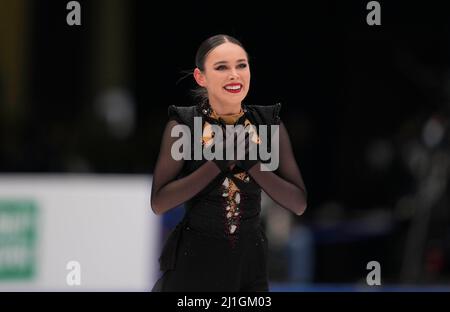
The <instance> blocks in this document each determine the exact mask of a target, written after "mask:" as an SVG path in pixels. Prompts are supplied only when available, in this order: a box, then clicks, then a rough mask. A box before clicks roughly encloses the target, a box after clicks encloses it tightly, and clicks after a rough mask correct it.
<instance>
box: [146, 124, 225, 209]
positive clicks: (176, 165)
mask: <svg viewBox="0 0 450 312" xmlns="http://www.w3.org/2000/svg"><path fill="white" fill-rule="evenodd" d="M176 125H178V122H177V121H175V120H170V121H169V122H168V123H167V125H166V128H165V130H164V134H163V139H162V142H161V148H160V152H159V156H158V160H157V162H156V166H155V171H154V173H153V182H152V192H151V200H150V204H151V207H152V210H153V212H154V213H155V214H157V215H159V214H163V213H164V212H166V211H168V210H170V209H172V208H175V207H177V206H178V205H180V204H182V203H184V202H186V201H187V200H189V199H191V198H192V197H194V196H195V195H196V194H197V193H199V192H200V191H201V190H203V189H204V188H205V187H206V186H207V185H208V184H209V183H210V182H211V181H212V180H213V179H214V178H215V177H216V176H217V175H218V174H219V173H220V172H221V171H220V169H219V167H218V166H217V165H216V164H215V163H214V162H212V161H207V162H206V163H205V164H203V165H202V166H200V167H199V168H198V169H197V170H196V171H194V172H192V173H191V174H190V175H188V176H186V177H183V178H181V179H178V180H176V177H177V175H178V173H179V172H180V171H181V169H182V168H183V164H184V160H175V159H173V158H172V155H171V148H172V144H173V142H175V141H176V140H178V138H177V137H171V135H170V133H171V130H172V128H173V127H174V126H176Z"/></svg>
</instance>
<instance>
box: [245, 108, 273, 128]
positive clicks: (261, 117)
mask: <svg viewBox="0 0 450 312" xmlns="http://www.w3.org/2000/svg"><path fill="white" fill-rule="evenodd" d="M246 108H247V110H248V111H250V112H251V113H253V115H254V116H255V118H256V119H257V122H258V123H262V124H270V125H273V124H276V125H279V124H280V110H281V103H276V104H273V105H246Z"/></svg>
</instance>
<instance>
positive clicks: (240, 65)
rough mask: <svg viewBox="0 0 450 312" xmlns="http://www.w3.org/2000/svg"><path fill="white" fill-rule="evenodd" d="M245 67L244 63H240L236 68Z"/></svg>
mask: <svg viewBox="0 0 450 312" xmlns="http://www.w3.org/2000/svg"><path fill="white" fill-rule="evenodd" d="M246 67H247V64H245V63H242V64H239V65H238V68H246Z"/></svg>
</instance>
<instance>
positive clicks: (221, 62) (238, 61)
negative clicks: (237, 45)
mask: <svg viewBox="0 0 450 312" xmlns="http://www.w3.org/2000/svg"><path fill="white" fill-rule="evenodd" d="M241 62H247V60H246V59H239V60H237V61H236V63H241ZM219 64H228V62H227V61H219V62H216V63H214V66H216V65H219Z"/></svg>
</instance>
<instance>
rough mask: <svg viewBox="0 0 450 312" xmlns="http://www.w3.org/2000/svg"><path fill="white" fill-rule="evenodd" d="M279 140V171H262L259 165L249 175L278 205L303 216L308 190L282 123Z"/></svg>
mask: <svg viewBox="0 0 450 312" xmlns="http://www.w3.org/2000/svg"><path fill="white" fill-rule="evenodd" d="M279 138H280V140H279V142H280V144H279V157H280V159H279V166H278V170H276V171H275V172H272V171H261V170H260V165H261V163H258V164H257V165H255V166H253V167H252V168H251V169H250V170H249V174H250V175H251V176H252V177H253V179H254V180H255V181H256V183H258V184H259V186H261V188H262V189H263V190H264V191H265V192H266V193H267V195H269V196H270V198H272V199H273V200H274V201H275V202H276V203H278V204H279V205H280V206H282V207H284V208H286V209H289V210H291V211H292V212H294V213H295V214H297V215H302V214H303V212H304V211H305V209H306V206H307V193H306V188H305V184H304V182H303V178H302V175H301V173H300V169H299V167H298V165H297V162H296V161H295V157H294V153H293V151H292V146H291V142H290V139H289V134H288V132H287V129H286V127H285V126H284V124H283V122H280V128H279Z"/></svg>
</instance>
